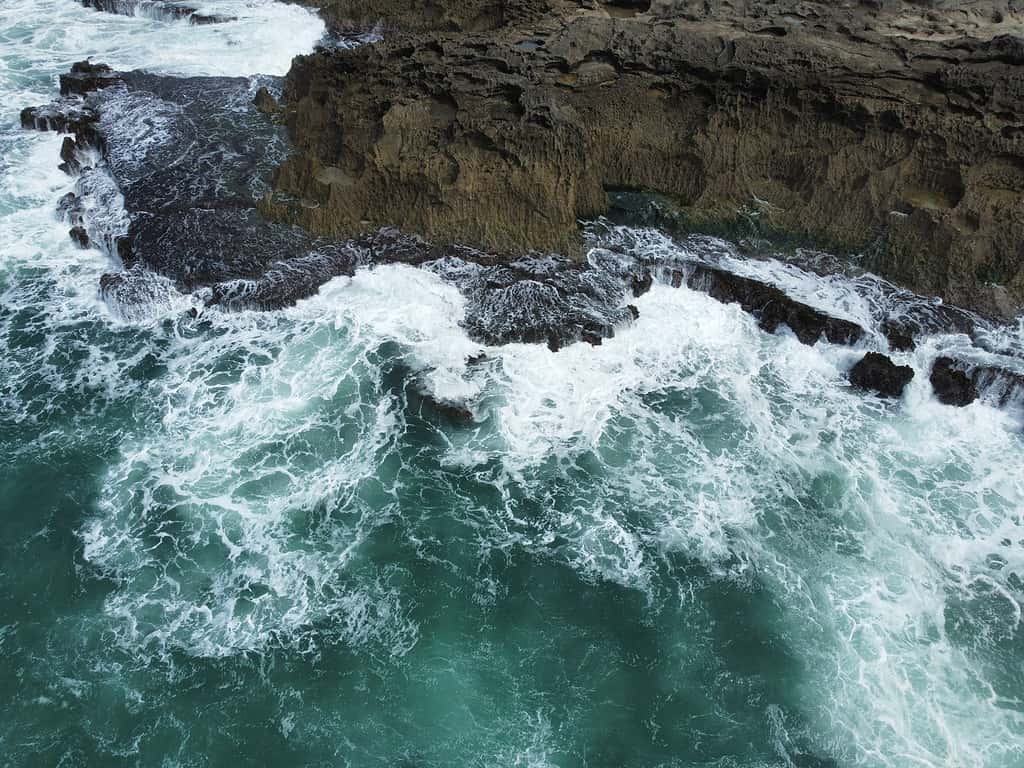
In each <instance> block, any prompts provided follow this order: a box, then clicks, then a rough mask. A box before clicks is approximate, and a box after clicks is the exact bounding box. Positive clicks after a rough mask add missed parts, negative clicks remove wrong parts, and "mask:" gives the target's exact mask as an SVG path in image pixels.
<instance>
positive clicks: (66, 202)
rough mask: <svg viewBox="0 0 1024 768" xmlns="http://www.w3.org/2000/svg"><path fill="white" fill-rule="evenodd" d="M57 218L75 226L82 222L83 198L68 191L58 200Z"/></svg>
mask: <svg viewBox="0 0 1024 768" xmlns="http://www.w3.org/2000/svg"><path fill="white" fill-rule="evenodd" d="M57 218H58V219H60V220H61V221H65V222H67V223H69V224H72V225H74V226H76V227H77V226H81V224H82V200H81V198H80V197H79V196H78V195H76V194H75V193H74V192H68V193H67V194H66V195H64V196H63V197H61V199H60V200H58V201H57Z"/></svg>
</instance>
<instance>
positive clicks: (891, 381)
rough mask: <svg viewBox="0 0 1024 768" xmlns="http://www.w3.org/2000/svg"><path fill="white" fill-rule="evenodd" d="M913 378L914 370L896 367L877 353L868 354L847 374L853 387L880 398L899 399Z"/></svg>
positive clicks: (900, 366)
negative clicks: (874, 393)
mask: <svg viewBox="0 0 1024 768" xmlns="http://www.w3.org/2000/svg"><path fill="white" fill-rule="evenodd" d="M913 378H914V369H913V368H911V367H910V366H909V365H896V364H895V363H894V362H893V361H892V360H890V359H889V358H888V357H886V356H885V355H881V354H879V353H877V352H868V353H867V354H866V355H864V357H862V358H861V359H860V361H859V362H858V363H857V364H856V365H855V366H853V368H851V369H850V373H849V380H850V383H851V384H853V386H855V387H858V388H859V389H867V390H870V391H872V392H877V393H878V394H879V395H881V396H882V397H901V396H902V395H903V390H904V388H905V387H906V386H907V384H909V383H910V381H911V379H913Z"/></svg>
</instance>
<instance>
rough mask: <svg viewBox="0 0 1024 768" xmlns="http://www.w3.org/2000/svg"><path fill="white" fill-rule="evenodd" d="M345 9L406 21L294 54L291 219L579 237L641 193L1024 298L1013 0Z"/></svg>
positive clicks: (896, 274)
mask: <svg viewBox="0 0 1024 768" xmlns="http://www.w3.org/2000/svg"><path fill="white" fill-rule="evenodd" d="M357 5H358V8H357V7H356V6H357ZM492 5H493V6H494V7H495V8H497V9H498V10H497V11H488V10H487V8H490V7H491V6H492ZM427 6H429V7H430V8H432V9H433V10H432V11H431V12H430V13H429V14H426V15H424V13H423V12H422V11H423V8H424V7H427ZM325 13H326V14H327V16H328V18H329V19H330V20H331V22H332V24H333V25H335V26H343V25H344V24H346V23H348V24H353V25H358V24H360V23H363V24H366V23H370V21H371V20H373V22H374V23H376V22H383V23H384V25H385V27H386V28H388V29H392V30H393V33H392V34H391V35H390V36H389V37H388V38H387V39H386V41H385V42H383V43H380V44H376V45H371V46H365V47H362V48H359V49H356V50H340V51H328V50H319V51H317V52H315V53H313V54H311V55H309V56H305V57H299V58H297V59H296V61H295V63H294V65H293V68H292V71H291V73H290V74H289V76H288V78H287V83H286V87H285V93H284V96H285V101H286V102H287V107H286V119H287V125H288V128H289V131H290V135H291V137H292V140H293V142H294V144H295V145H296V147H297V149H298V150H299V151H298V153H297V154H296V155H295V156H294V157H291V158H289V159H288V160H287V161H286V162H285V163H284V164H283V165H282V166H281V168H280V169H279V170H278V172H277V175H276V181H275V186H276V190H277V193H278V194H277V195H275V196H274V197H273V198H272V199H271V198H268V199H267V200H266V201H265V202H264V203H263V206H264V211H265V212H266V213H269V214H270V215H272V216H273V217H275V218H277V219H280V220H286V221H289V222H294V223H298V224H301V225H303V226H305V227H307V228H310V229H312V230H314V231H316V232H319V233H325V234H331V235H344V236H349V235H353V234H358V233H360V232H364V231H369V230H371V229H373V228H376V227H380V226H390V225H394V226H399V227H401V228H402V229H404V230H407V231H410V232H414V233H417V234H421V235H423V236H426V237H428V238H430V239H431V240H433V241H435V242H442V243H463V244H467V245H472V246H476V247H482V248H486V249H488V250H492V251H497V252H505V253H513V254H521V253H525V252H527V251H529V250H535V249H536V250H544V251H556V252H561V253H563V254H567V255H579V254H580V253H581V250H582V249H581V246H580V239H579V234H578V222H579V220H580V219H585V218H590V217H594V216H597V215H600V214H602V213H604V212H605V211H606V209H607V206H608V196H607V191H608V190H615V189H642V190H649V191H652V192H657V193H661V194H664V195H666V196H668V197H669V198H670V199H671V200H673V201H674V203H675V204H677V205H678V206H679V208H680V210H681V211H683V212H684V213H685V215H686V217H687V218H688V220H689V221H690V222H691V224H692V226H693V228H694V229H697V230H699V229H700V228H701V227H702V226H704V225H705V224H707V223H709V222H722V221H727V220H730V219H734V218H736V217H737V216H740V215H753V216H756V217H758V218H759V220H760V221H762V222H763V223H764V224H765V225H766V226H767V227H769V228H771V229H773V230H778V231H781V232H786V233H789V234H791V235H794V236H797V237H800V238H807V239H810V240H814V241H816V242H818V243H820V244H825V245H828V246H829V247H831V248H834V249H836V250H838V251H842V252H849V253H858V254H866V256H865V258H866V259H868V262H867V263H866V266H868V267H870V268H872V269H874V270H876V271H878V272H880V273H881V274H883V275H885V276H887V277H889V278H891V279H893V280H895V281H897V282H899V283H900V284H902V285H905V286H907V287H910V288H912V289H914V290H916V291H919V292H922V293H926V294H931V295H938V296H941V297H943V298H945V299H946V300H948V301H951V302H953V303H956V304H959V305H962V306H967V307H970V308H973V309H977V310H980V311H982V312H985V313H987V314H990V315H995V316H1002V317H1010V316H1013V315H1015V314H1016V313H1017V312H1018V311H1019V310H1020V309H1021V308H1022V307H1024V256H1022V252H1024V203H1022V193H1024V102H1022V96H1024V68H1022V66H1021V65H1022V64H1024V38H1021V37H1018V35H1020V34H1024V13H1022V12H1021V4H1020V3H1018V2H1013V1H1011V2H1005V1H1004V2H997V1H991V2H989V1H982V0H979V1H978V2H974V3H971V2H966V3H952V2H943V1H942V0H935V1H933V2H921V3H909V2H896V1H895V0H893V1H892V2H889V1H887V0H861V2H847V3H842V4H826V3H814V2H792V1H787V0H778V2H759V1H758V0H749V2H739V0H736V1H735V2H728V1H726V0H722V1H721V2H715V1H714V0H708V1H707V2H705V1H704V0H701V1H700V2H697V1H696V0H653V1H652V2H650V3H649V4H648V3H646V2H641V1H640V0H636V1H635V2H634V1H633V0H629V1H628V2H626V1H624V0H623V1H620V2H616V3H598V2H591V3H589V4H580V3H576V2H568V0H547V2H537V3H533V2H513V0H507V1H506V2H497V0H495V2H493V3H490V4H488V3H487V2H484V3H482V4H481V3H474V2H472V0H471V1H470V2H467V3H463V4H454V3H447V2H445V1H444V0H436V2H433V3H428V4H427V5H423V4H421V3H415V4H411V5H409V6H408V7H406V6H405V5H402V6H401V7H399V4H395V3H389V2H378V3H374V2H370V3H360V4H353V3H348V2H344V1H343V0H337V1H336V2H331V3H329V4H327V5H326V10H325ZM474 14H476V15H475V16H474ZM471 17H472V18H471ZM473 19H476V20H473ZM425 29H427V30H429V31H424V30H425ZM403 30H404V31H403Z"/></svg>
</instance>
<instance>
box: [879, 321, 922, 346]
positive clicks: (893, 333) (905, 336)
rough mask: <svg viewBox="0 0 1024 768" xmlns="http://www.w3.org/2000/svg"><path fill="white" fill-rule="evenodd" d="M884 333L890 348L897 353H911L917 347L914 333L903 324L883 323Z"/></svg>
mask: <svg viewBox="0 0 1024 768" xmlns="http://www.w3.org/2000/svg"><path fill="white" fill-rule="evenodd" d="M882 333H883V334H885V339H886V341H888V342H889V348H890V349H893V350H895V351H896V352H909V351H910V350H912V349H914V347H915V346H916V344H915V342H914V335H913V333H912V332H911V331H910V330H908V329H907V328H906V327H905V326H903V325H901V324H898V323H893V322H885V323H882Z"/></svg>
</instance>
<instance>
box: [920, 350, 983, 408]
mask: <svg viewBox="0 0 1024 768" xmlns="http://www.w3.org/2000/svg"><path fill="white" fill-rule="evenodd" d="M956 365H957V364H956V361H955V360H953V359H952V358H949V357H940V358H938V359H936V361H935V363H934V364H933V365H932V373H931V376H930V377H929V380H930V381H931V383H932V389H933V390H934V392H935V397H936V398H937V399H938V401H939V402H940V403H942V404H944V405H955V406H959V407H963V406H965V405H970V404H971V403H973V402H974V401H975V400H977V399H978V390H977V388H976V387H975V386H974V382H973V381H971V379H970V377H969V376H968V375H967V374H966V373H964V372H963V371H962V370H960V369H959V368H958V367H956Z"/></svg>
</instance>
